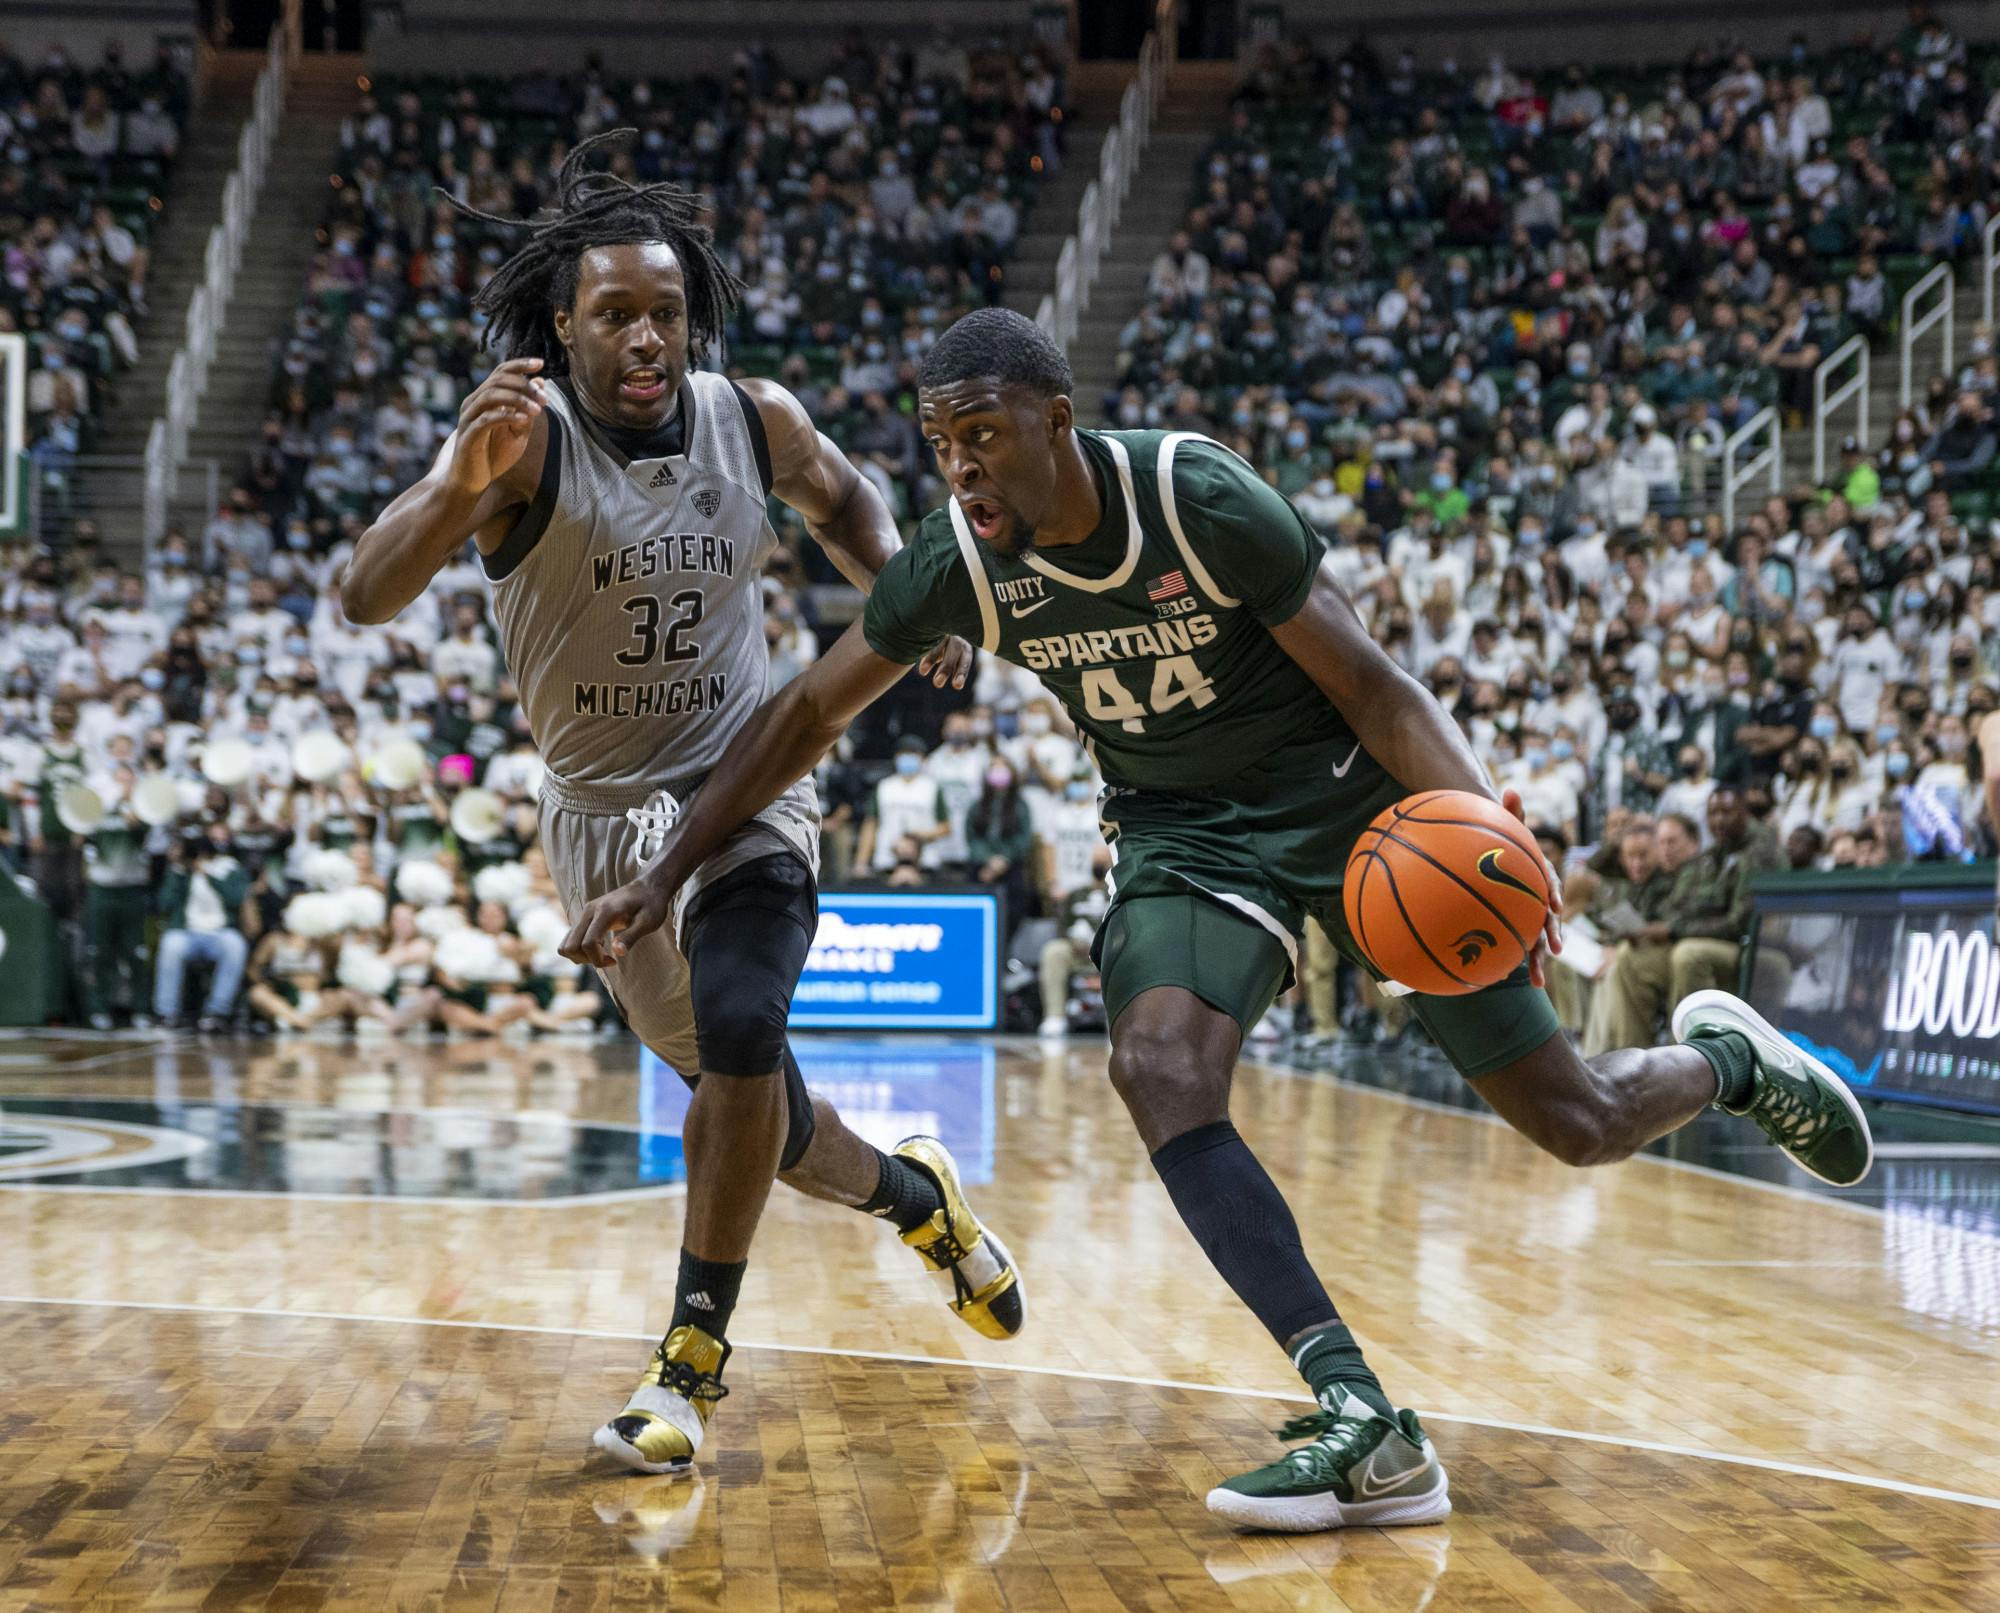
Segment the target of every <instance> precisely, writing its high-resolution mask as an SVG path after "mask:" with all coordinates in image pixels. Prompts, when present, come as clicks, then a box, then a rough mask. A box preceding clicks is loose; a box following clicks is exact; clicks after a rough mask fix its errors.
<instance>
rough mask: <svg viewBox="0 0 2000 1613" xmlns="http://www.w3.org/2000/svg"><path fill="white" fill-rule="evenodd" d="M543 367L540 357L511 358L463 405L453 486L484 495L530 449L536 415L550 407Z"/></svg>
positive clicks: (470, 495)
mask: <svg viewBox="0 0 2000 1613" xmlns="http://www.w3.org/2000/svg"><path fill="white" fill-rule="evenodd" d="M541 368H542V361H541V360H540V359H538V358H510V359H508V360H507V361H506V363H504V364H501V365H498V366H496V367H495V369H494V371H493V373H492V374H491V375H489V376H487V377H486V379H485V380H483V381H481V382H480V383H479V385H478V386H476V387H474V388H473V389H472V391H471V393H470V394H469V395H468V396H467V398H466V400H465V402H464V403H463V404H461V405H460V406H459V411H458V429H457V431H455V432H454V433H453V435H452V444H451V469H450V472H449V475H450V479H451V484H452V486H453V487H454V488H455V489H456V490H457V491H458V492H460V493H462V494H464V495H465V496H466V497H467V498H477V497H478V496H479V495H480V494H482V493H484V492H485V491H486V490H487V488H489V487H491V486H492V485H493V484H494V483H495V482H497V481H498V480H499V479H500V478H501V477H502V476H504V475H506V474H507V472H508V471H510V470H512V469H513V468H514V466H515V465H517V464H518V463H520V459H521V455H522V454H524V453H525V452H527V448H528V438H529V437H530V436H531V435H533V433H534V429H535V419H536V416H538V415H539V414H541V412H542V410H543V409H544V408H546V407H547V405H546V404H545V403H544V402H543V401H542V391H543V388H544V387H545V386H546V385H547V383H546V382H545V381H543V380H542V379H541V376H540V373H539V372H540V370H541Z"/></svg>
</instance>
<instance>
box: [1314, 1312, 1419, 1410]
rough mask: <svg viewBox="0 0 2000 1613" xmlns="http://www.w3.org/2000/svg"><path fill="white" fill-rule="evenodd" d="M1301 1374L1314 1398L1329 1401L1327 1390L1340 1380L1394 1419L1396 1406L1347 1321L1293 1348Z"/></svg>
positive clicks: (1350, 1389)
mask: <svg viewBox="0 0 2000 1613" xmlns="http://www.w3.org/2000/svg"><path fill="white" fill-rule="evenodd" d="M1292 1362H1293V1364H1294V1365H1295V1366H1297V1367H1298V1369H1299V1376H1300V1377H1302V1378H1304V1379H1305V1380H1306V1383H1307V1385H1308V1387H1310V1388H1311V1390H1312V1392H1313V1398H1314V1399H1315V1400H1318V1401H1319V1402H1320V1404H1322V1405H1324V1404H1325V1403H1326V1392H1327V1390H1329V1389H1330V1388H1332V1387H1333V1386H1334V1385H1335V1384H1339V1385H1340V1386H1341V1387H1342V1388H1343V1389H1345V1390H1347V1392H1348V1393H1349V1394H1352V1395H1356V1396H1359V1397H1360V1398H1361V1399H1362V1400H1365V1401H1366V1402H1367V1403H1368V1404H1369V1405H1371V1406H1373V1407H1374V1408H1375V1409H1376V1410H1377V1411H1379V1412H1380V1413H1381V1414H1382V1415H1383V1416H1384V1417H1387V1418H1388V1419H1389V1420H1390V1421H1391V1422H1393V1421H1395V1418H1396V1408H1395V1407H1394V1406H1392V1405H1390V1404H1389V1397H1388V1396H1387V1395H1385V1394H1384V1393H1383V1392H1382V1385H1381V1383H1380V1382H1378V1381H1377V1379H1376V1377H1375V1374H1374V1373H1373V1372H1371V1371H1370V1370H1369V1367H1368V1363H1367V1362H1366V1361H1364V1360H1363V1359H1362V1358H1361V1346H1360V1345H1358V1344H1356V1343H1355V1342H1354V1335H1353V1333H1351V1332H1350V1331H1349V1330H1348V1327H1347V1324H1346V1323H1345V1322H1332V1323H1329V1324H1328V1325H1327V1326H1325V1327H1323V1328H1321V1329H1320V1330H1319V1331H1318V1332H1317V1333H1315V1334H1314V1335H1313V1336H1312V1337H1311V1338H1309V1339H1308V1340H1306V1342H1305V1343H1304V1344H1302V1345H1300V1346H1299V1347H1298V1348H1297V1349H1296V1350H1294V1351H1293V1352H1292Z"/></svg>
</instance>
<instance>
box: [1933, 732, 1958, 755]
mask: <svg viewBox="0 0 2000 1613" xmlns="http://www.w3.org/2000/svg"><path fill="white" fill-rule="evenodd" d="M1937 748H1938V754H1939V755H1940V756H1963V755H1964V754H1965V736H1964V735H1963V734H1939V735H1938V736H1937Z"/></svg>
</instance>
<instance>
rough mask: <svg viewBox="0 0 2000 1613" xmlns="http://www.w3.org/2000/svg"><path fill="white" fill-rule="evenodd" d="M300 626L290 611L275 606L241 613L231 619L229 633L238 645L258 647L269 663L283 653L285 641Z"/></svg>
mask: <svg viewBox="0 0 2000 1613" xmlns="http://www.w3.org/2000/svg"><path fill="white" fill-rule="evenodd" d="M298 625H299V621H298V618H297V617H296V616H294V615H292V613H291V612H290V611H283V610H279V609H278V607H277V606H275V605H273V606H271V607H270V608H269V609H268V610H246V611H239V612H238V613H237V614H236V615H234V616H232V617H231V618H230V619H229V633H230V636H231V637H232V638H234V639H235V640H237V642H238V643H242V644H255V645H257V646H258V647H259V648H260V649H262V650H263V652H264V658H265V659H266V660H267V661H268V660H275V659H277V657H278V656H279V655H280V654H282V653H283V651H284V648H285V640H286V639H288V638H290V637H291V635H292V631H293V629H295V628H296V627H297V626H298Z"/></svg>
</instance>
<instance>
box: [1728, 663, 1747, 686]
mask: <svg viewBox="0 0 2000 1613" xmlns="http://www.w3.org/2000/svg"><path fill="white" fill-rule="evenodd" d="M1749 682H1750V674H1749V673H1748V672H1746V671H1744V670H1743V668H1741V667H1740V666H1739V667H1732V668H1731V669H1730V672H1729V687H1730V688H1732V689H1741V688H1745V687H1746V686H1748V684H1749Z"/></svg>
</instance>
